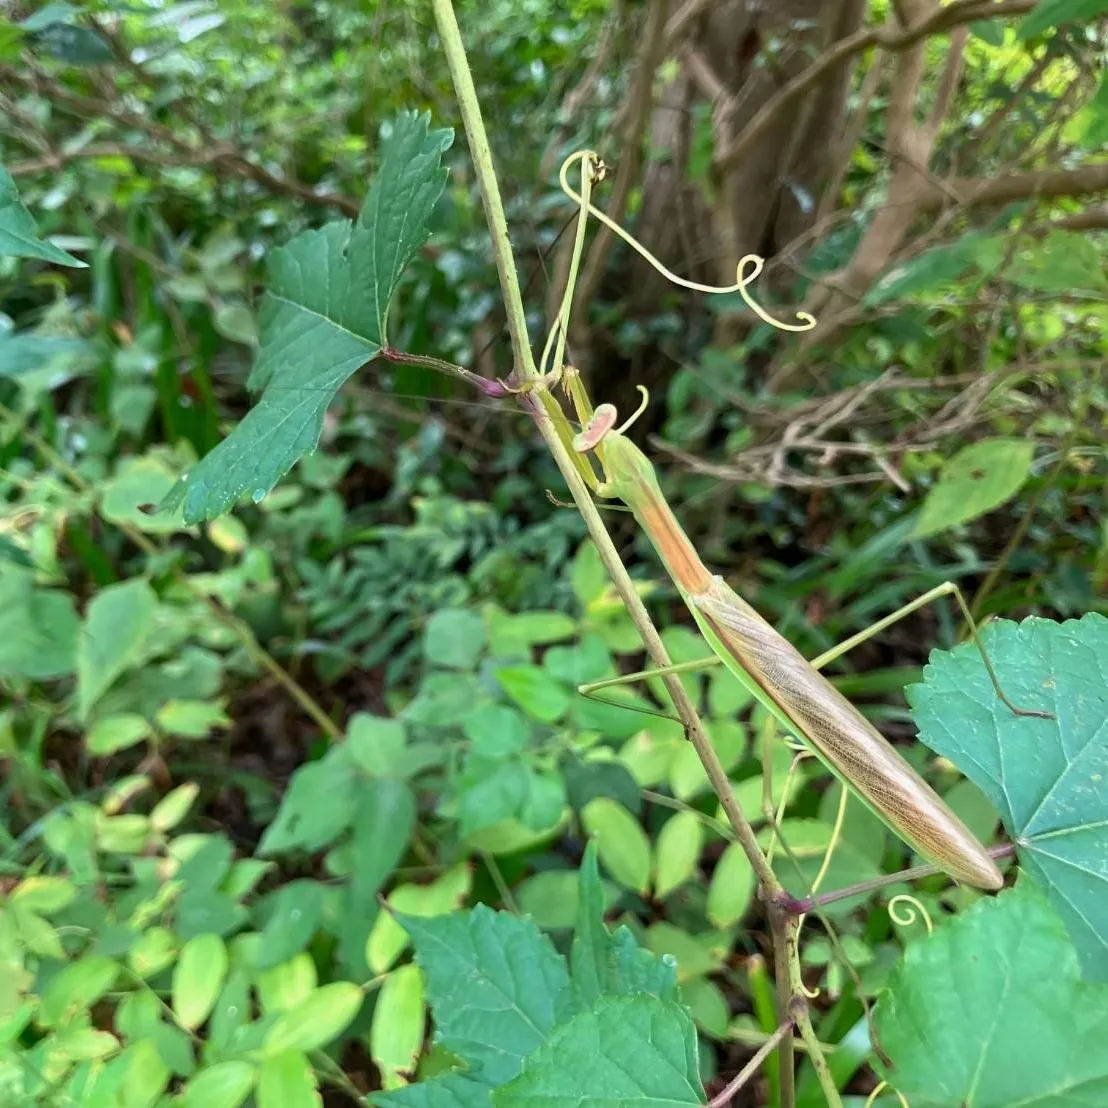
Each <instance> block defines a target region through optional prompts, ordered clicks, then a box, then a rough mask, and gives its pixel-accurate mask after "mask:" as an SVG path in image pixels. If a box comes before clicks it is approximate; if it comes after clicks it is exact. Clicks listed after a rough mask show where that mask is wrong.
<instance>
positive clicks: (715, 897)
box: [708, 843, 755, 927]
mask: <svg viewBox="0 0 1108 1108" xmlns="http://www.w3.org/2000/svg"><path fill="white" fill-rule="evenodd" d="M754 884H755V882H754V871H753V870H752V869H751V868H750V861H749V860H748V858H747V856H746V855H745V854H744V853H743V848H742V847H741V846H739V844H738V843H732V844H731V845H730V846H729V847H728V848H727V849H726V850H725V851H724V852H723V856H722V857H721V858H720V860H719V861H718V862H717V863H716V869H715V872H714V873H713V874H712V883H711V885H709V886H708V919H710V920H711V921H712V923H713V924H715V926H716V927H730V926H731V925H732V924H733V923H737V922H738V921H739V920H740V919H742V917H743V915H744V914H745V913H746V910H747V908H749V907H750V901H751V900H752V899H753V896H754Z"/></svg>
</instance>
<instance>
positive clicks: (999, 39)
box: [970, 19, 1004, 47]
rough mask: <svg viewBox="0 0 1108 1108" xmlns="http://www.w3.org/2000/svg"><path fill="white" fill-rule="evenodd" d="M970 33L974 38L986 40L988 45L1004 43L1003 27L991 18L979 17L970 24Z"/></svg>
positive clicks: (998, 45)
mask: <svg viewBox="0 0 1108 1108" xmlns="http://www.w3.org/2000/svg"><path fill="white" fill-rule="evenodd" d="M970 33H971V34H972V35H973V36H974V38H979V39H980V40H981V41H982V42H987V43H988V44H989V45H990V46H997V47H1000V46H1003V45H1004V27H1003V26H1002V25H1001V24H1000V23H999V22H997V21H996V20H993V19H979V20H977V22H976V23H971V24H970Z"/></svg>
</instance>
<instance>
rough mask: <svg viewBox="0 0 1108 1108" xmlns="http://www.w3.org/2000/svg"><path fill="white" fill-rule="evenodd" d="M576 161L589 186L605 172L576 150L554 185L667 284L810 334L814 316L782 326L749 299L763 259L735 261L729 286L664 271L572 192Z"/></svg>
mask: <svg viewBox="0 0 1108 1108" xmlns="http://www.w3.org/2000/svg"><path fill="white" fill-rule="evenodd" d="M579 161H583V162H584V163H585V170H584V172H583V173H582V177H583V178H584V177H585V173H587V174H588V178H587V180H588V183H589V184H591V183H592V182H593V181H598V180H600V177H601V176H602V175H603V172H604V171H605V170H606V168H607V167H606V166H605V165H604V163H603V162H602V161H600V159H599V158H598V157H597V156H596V154H594V153H593V151H591V150H578V151H577V153H575V154H570V156H569V157H568V158H566V160H565V161H564V162H562V168H561V170H560V171H559V173H558V183H559V184H560V185H561V187H562V192H564V193H565V194H566V196H568V197H569V198H570V199H571V200H572V201H573V202H574V203H575V204H577V205H579V206H580V208H581V210H582V211H587V212H588V213H589V214H590V215H591V216H593V217H594V218H596V219H598V220H600V222H601V223H603V224H604V226H605V227H607V228H608V230H609V231H611V232H612V234H614V235H618V236H619V237H620V238H621V239H623V241H624V242H625V243H627V245H628V246H630V247H631V249H632V250H634V251H635V252H636V253H638V254H639V255H640V256H641V257H642V258H643V259H644V260H645V261H647V262H649V264H650V265H652V266H653V267H654V268H655V269H656V270H657V271H658V272H659V273H660V274H661V275H662V276H663V277H665V279H666V280H667V281H669V282H670V283H671V284H674V285H678V286H680V287H681V288H683V289H690V290H691V291H692V292H706V293H713V294H719V293H729V292H737V293H738V294H739V295H740V296H741V297H742V298H743V302H744V303H745V304H746V306H747V307H748V308H749V309H750V310H751V311H752V312H753V313H754V314H755V315H756V316H757V317H758V318H759V319H761V320H762V321H763V322H764V323H768V324H769V325H770V326H771V327H776V328H777V329H778V330H779V331H810V330H811V329H812V328H813V327H815V325H816V319H815V316H813V315H809V313H808V312H797V313H796V318H797V319H799V320H800V323H784V322H782V321H781V320H779V319H775V318H774V317H773V316H771V315H770V314H769V312H767V311H766V310H765V308H763V307H762V306H761V305H760V304H758V303H757V302H756V301H755V300H754V298H753V297H752V296H751V295H750V293H749V292H748V291H747V285H749V284H750V283H751V282H752V281H756V280H757V279H758V276H759V275H760V274H761V272H762V269H763V268H764V267H765V264H766V263H765V259H764V258H760V257H758V255H757V254H746V255H744V256H743V257H742V258H740V259H739V264H738V265H737V266H736V267H735V278H736V281H735V284H733V285H702V284H700V283H699V282H698V281H689V280H687V279H686V278H684V277H679V276H678V275H677V274H676V273H674V272H673V271H672V270H669V269H667V268H666V267H665V266H664V265H663V264H662V263H661V262H660V261H659V260H658V259H657V258H656V257H655V256H654V255H653V254H651V253H650V251H649V250H647V249H646V247H645V246H643V245H642V243H640V242H639V241H638V240H637V239H636V238H635V237H634V236H633V235H632V234H630V233H629V232H628V231H625V230H624V229H623V228H622V227H621V226H620V225H619V224H618V223H616V221H615V220H614V219H611V218H610V217H609V216H607V215H605V214H604V212H602V211H601V210H600V209H599V208H597V207H595V206H594V205H593V204H592V203H591V201H590V200H589V199H588V198H587V196H584V195H582V194H581V193H579V192H576V191H575V190H574V188H573V186H572V185H571V184H570V183H569V171H570V169H571V168H572V167H573V166H574V165H575V164H576V163H577V162H579Z"/></svg>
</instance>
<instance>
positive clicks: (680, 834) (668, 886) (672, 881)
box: [654, 812, 704, 900]
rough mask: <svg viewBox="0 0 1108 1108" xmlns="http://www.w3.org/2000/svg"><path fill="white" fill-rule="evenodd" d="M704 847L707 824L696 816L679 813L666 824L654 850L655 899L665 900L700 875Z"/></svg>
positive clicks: (694, 814) (689, 813)
mask: <svg viewBox="0 0 1108 1108" xmlns="http://www.w3.org/2000/svg"><path fill="white" fill-rule="evenodd" d="M703 845H704V824H703V823H702V822H701V820H700V819H699V818H698V817H697V815H696V813H695V812H678V813H677V814H676V815H673V816H670V818H669V819H667V820H666V822H665V825H664V826H663V827H662V830H661V832H660V833H659V835H658V841H657V843H656V844H655V847H654V859H655V861H654V865H655V878H654V895H655V896H656V897H657V898H658V899H659V900H661V899H662V898H664V897H666V896H669V894H670V893H671V892H673V890H674V889H676V888H678V887H679V886H680V885H683V884H684V883H685V882H686V881H688V880H690V879H691V878H692V877H693V876H694V875H695V873H696V863H697V861H698V860H699V858H700V850H701V848H702V847H703Z"/></svg>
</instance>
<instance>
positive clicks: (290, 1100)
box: [256, 1050, 323, 1108]
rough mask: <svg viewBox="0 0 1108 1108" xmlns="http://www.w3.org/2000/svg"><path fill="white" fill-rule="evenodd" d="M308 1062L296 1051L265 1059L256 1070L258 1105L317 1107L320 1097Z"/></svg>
mask: <svg viewBox="0 0 1108 1108" xmlns="http://www.w3.org/2000/svg"><path fill="white" fill-rule="evenodd" d="M316 1084H317V1083H316V1076H315V1073H314V1071H313V1070H312V1066H311V1063H310V1062H309V1061H308V1059H307V1058H306V1057H305V1055H304V1054H303V1052H301V1051H299V1050H284V1051H282V1052H281V1053H280V1054H274V1055H272V1056H271V1057H269V1058H266V1059H265V1060H264V1061H263V1062H262V1065H261V1069H260V1070H259V1071H258V1092H257V1098H256V1099H257V1105H258V1108H319V1106H321V1105H322V1104H323V1100H322V1098H321V1097H320V1095H319V1091H318V1089H317V1087H316Z"/></svg>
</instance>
